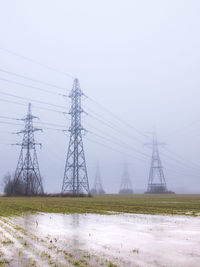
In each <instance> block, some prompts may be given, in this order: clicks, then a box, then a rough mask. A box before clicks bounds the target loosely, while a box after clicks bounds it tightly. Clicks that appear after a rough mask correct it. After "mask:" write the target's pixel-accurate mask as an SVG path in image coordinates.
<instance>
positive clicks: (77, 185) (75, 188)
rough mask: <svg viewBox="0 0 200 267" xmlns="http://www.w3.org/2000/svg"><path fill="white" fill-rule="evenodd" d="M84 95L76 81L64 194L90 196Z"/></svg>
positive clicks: (73, 91)
mask: <svg viewBox="0 0 200 267" xmlns="http://www.w3.org/2000/svg"><path fill="white" fill-rule="evenodd" d="M82 95H83V93H82V91H81V89H80V85H79V81H78V79H74V83H73V87H72V91H71V93H70V95H69V97H70V98H71V109H70V112H69V114H70V115H71V126H70V128H69V132H70V141H69V146H68V153H67V160H66V164H65V171H64V178H63V184H62V192H61V193H62V194H66V193H69V194H73V195H74V196H79V195H80V194H84V193H87V194H89V182H88V174H87V168H86V161H85V154H84V148H83V140H82V131H83V130H84V129H83V127H82V125H81V113H82V112H83V109H82V108H81V96H82Z"/></svg>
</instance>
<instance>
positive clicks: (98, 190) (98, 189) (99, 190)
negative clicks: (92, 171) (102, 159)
mask: <svg viewBox="0 0 200 267" xmlns="http://www.w3.org/2000/svg"><path fill="white" fill-rule="evenodd" d="M91 193H92V194H105V191H104V190H103V186H102V182H101V175H100V169H99V164H97V168H96V176H95V180H94V187H93V188H92V190H91Z"/></svg>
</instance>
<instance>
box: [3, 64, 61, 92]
mask: <svg viewBox="0 0 200 267" xmlns="http://www.w3.org/2000/svg"><path fill="white" fill-rule="evenodd" d="M0 72H3V73H6V74H9V75H13V76H16V77H19V78H23V79H26V80H29V81H32V82H37V83H41V84H44V85H47V86H51V87H54V88H57V89H60V90H64V91H66V88H64V87H61V86H58V85H55V84H51V83H48V82H45V81H41V80H37V79H34V78H30V77H27V76H25V75H21V74H18V73H16V72H11V71H8V70H3V69H0Z"/></svg>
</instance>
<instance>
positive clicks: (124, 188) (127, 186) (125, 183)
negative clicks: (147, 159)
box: [119, 164, 133, 194]
mask: <svg viewBox="0 0 200 267" xmlns="http://www.w3.org/2000/svg"><path fill="white" fill-rule="evenodd" d="M119 194H133V189H132V183H131V180H130V178H129V172H128V167H127V164H124V170H123V173H122V181H121V185H120V190H119Z"/></svg>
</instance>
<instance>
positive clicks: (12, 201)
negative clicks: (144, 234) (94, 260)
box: [0, 195, 200, 216]
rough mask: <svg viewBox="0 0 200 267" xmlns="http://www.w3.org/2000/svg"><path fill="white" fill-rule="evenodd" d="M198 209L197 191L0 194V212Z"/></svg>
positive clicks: (193, 211) (183, 211)
mask: <svg viewBox="0 0 200 267" xmlns="http://www.w3.org/2000/svg"><path fill="white" fill-rule="evenodd" d="M109 211H112V212H126V213H138V214H183V215H193V216H195V215H197V214H198V213H200V195H101V196H94V197H91V198H61V197H60V198H59V197H55V198H53V197H52V198H50V197H27V198H25V197H0V216H14V215H22V214H25V213H36V212H47V213H99V214H107V213H108V212H109Z"/></svg>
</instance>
